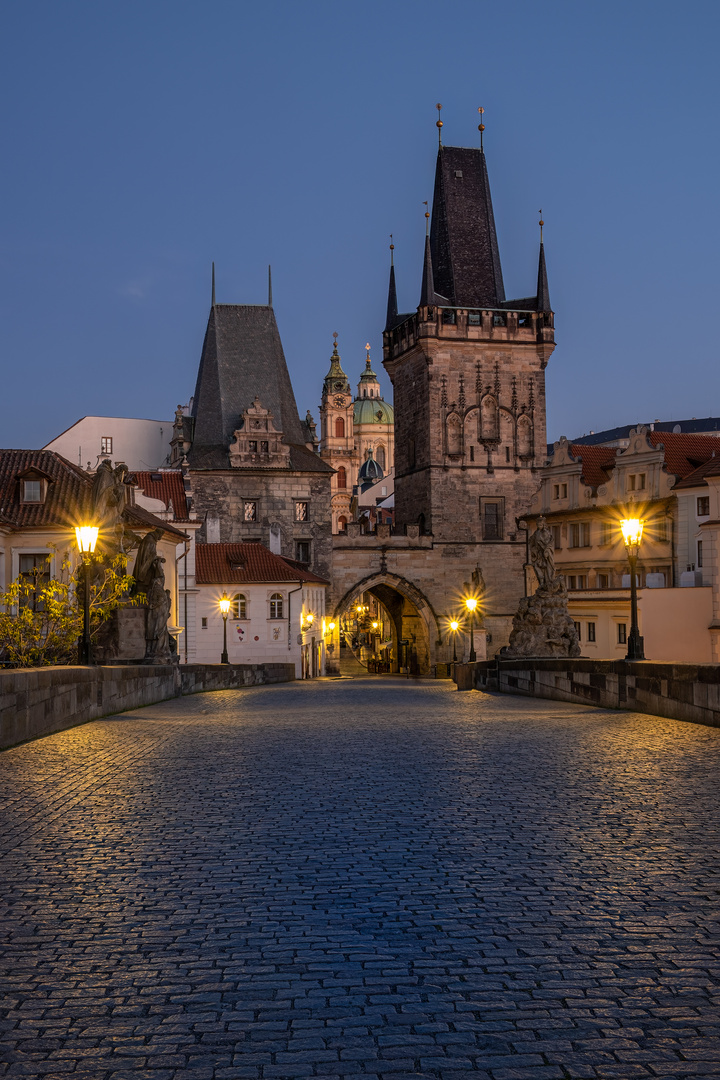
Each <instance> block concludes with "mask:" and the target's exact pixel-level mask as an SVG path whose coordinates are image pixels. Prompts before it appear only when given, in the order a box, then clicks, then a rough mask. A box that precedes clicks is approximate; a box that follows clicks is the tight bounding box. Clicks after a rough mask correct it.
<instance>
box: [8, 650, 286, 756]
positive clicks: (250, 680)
mask: <svg viewBox="0 0 720 1080" xmlns="http://www.w3.org/2000/svg"><path fill="white" fill-rule="evenodd" d="M294 678H295V666H294V665H293V664H267V665H262V664H230V665H223V664H188V665H187V666H183V667H177V666H174V665H172V666H167V665H166V666H160V665H158V666H157V667H151V666H145V665H138V666H131V665H118V666H116V667H46V668H24V669H23V668H17V669H13V670H10V671H0V749H5V748H7V747H9V746H15V745H16V744H17V743H21V742H26V741H27V740H28V739H36V738H38V737H40V736H42V735H50V734H52V733H53V732H55V731H64V730H65V729H66V728H70V727H77V725H79V724H85V723H87V722H88V721H90V720H96V719H98V717H101V716H109V715H111V714H113V713H118V712H124V711H125V710H126V709H137V708H141V707H142V706H144V705H153V704H154V703H155V702H158V701H166V700H167V699H168V698H173V697H177V696H178V695H179V694H193V693H200V692H201V691H204V690H222V689H234V688H236V687H240V686H255V685H258V684H262V683H277V682H291V681H292V680H293V679H294Z"/></svg>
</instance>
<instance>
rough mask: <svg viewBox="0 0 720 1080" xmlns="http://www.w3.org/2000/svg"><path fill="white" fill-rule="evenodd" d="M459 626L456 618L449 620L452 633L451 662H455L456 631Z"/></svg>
mask: <svg viewBox="0 0 720 1080" xmlns="http://www.w3.org/2000/svg"><path fill="white" fill-rule="evenodd" d="M459 628H460V623H459V622H458V621H457V619H451V620H450V629H451V630H452V633H453V664H457V633H458V630H459Z"/></svg>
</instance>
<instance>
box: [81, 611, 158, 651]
mask: <svg viewBox="0 0 720 1080" xmlns="http://www.w3.org/2000/svg"><path fill="white" fill-rule="evenodd" d="M146 610H147V609H146V607H145V605H144V604H142V605H140V606H139V607H125V608H116V609H115V611H113V613H112V614H111V616H110V618H109V619H107V620H106V622H105V623H104V624H103V627H102V630H101V631H100V635H99V636H98V639H97V643H95V644H94V645H93V654H94V656H95V661H96V663H103V664H112V663H113V662H115V661H117V662H120V663H128V662H134V663H136V664H141V663H142V662H143V660H144V659H145V648H146V644H145V619H146Z"/></svg>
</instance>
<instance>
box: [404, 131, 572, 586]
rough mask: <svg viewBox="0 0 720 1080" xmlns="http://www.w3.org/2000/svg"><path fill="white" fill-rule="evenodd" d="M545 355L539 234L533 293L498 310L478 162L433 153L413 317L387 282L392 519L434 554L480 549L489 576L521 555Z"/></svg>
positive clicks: (485, 187) (533, 485)
mask: <svg viewBox="0 0 720 1080" xmlns="http://www.w3.org/2000/svg"><path fill="white" fill-rule="evenodd" d="M428 217H429V214H426V218H428ZM541 225H542V223H541ZM554 348H555V341H554V323H553V313H552V310H551V308H550V299H549V292H548V283H547V273H546V269H545V255H544V249H543V244H542V232H541V239H540V255H539V266H538V283H537V294H536V295H535V296H531V297H523V298H522V299H518V300H506V299H505V290H504V286H503V277H502V269H501V265H500V253H499V248H498V241H497V235H496V231H495V221H494V217H493V208H492V201H491V197H490V184H489V180H488V172H487V165H486V161H485V154H484V152H483V150H482V148H480V149H468V148H461V147H448V146H440V148H439V151H438V157H437V167H436V171H435V190H434V196H433V207H432V223H431V225H430V228H429V231H428V232H427V235H426V240H425V258H424V265H423V273H422V287H421V292H420V303H419V305H418V308H417V310H416V311H414V312H412V313H408V314H398V310H397V297H396V289H395V270H394V267H391V275H390V288H389V296H388V312H387V322H386V326H385V331H384V334H383V357H384V359H383V362H384V365H385V368H386V370H387V372H388V374H389V376H390V379H391V380H392V383H393V389H394V404H395V412H396V458H395V466H396V477H395V519H396V525H397V526H398V527H400V528H402V527H403V526H410V525H419V527H420V533H421V535H422V534H424V533H427V534H432V536H433V539H434V542H435V543H436V544H437V543H440V544H442V543H448V542H449V543H458V542H459V543H463V542H464V543H481V544H482V545H483V550H484V552H485V554H484V556H483V564H484V567H485V573H486V577H487V576H488V571H490V575H491V576H492V565H491V564H492V563H494V562H496V558H497V561H498V562H501V561H502V560H504V559H505V560H506V558H507V556H509V555H510V552H509V551H508V549H507V546H506V545H508V544H515V545H518V546H522V547H523V548H524V545H525V534H524V532H521V531H519V530H518V526H517V519H518V518H521V517H522V515H523V513H525V511H526V510H527V508H528V506H529V504H530V501H531V499H532V496H533V494H534V493H535V491H536V489H537V486H538V482H539V473H538V470H539V468H540V467H541V466H542V464H543V462H544V459H545V456H546V434H545V367H546V365H547V363H548V360H549V359H550V355H551V354H552V352H553V349H554ZM492 547H495V548H496V551H495V555H496V558H493V557H491V551H490V550H489V549H490V548H492ZM503 552H505V554H503ZM513 561H516V560H515V559H513ZM523 561H524V560H523V559H522V558H520V560H519V563H520V565H521V564H522V562H523Z"/></svg>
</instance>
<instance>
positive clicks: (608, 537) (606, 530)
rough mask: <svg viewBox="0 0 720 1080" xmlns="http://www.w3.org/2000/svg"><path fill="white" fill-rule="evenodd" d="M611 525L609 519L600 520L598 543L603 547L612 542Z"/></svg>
mask: <svg viewBox="0 0 720 1080" xmlns="http://www.w3.org/2000/svg"><path fill="white" fill-rule="evenodd" d="M612 538H613V527H612V525H611V524H610V522H609V521H601V522H600V543H601V545H602V546H603V547H605V546H606V545H607V544H611V543H612Z"/></svg>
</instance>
